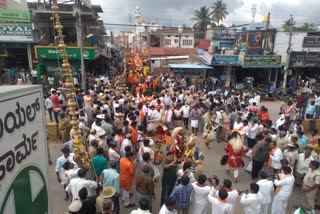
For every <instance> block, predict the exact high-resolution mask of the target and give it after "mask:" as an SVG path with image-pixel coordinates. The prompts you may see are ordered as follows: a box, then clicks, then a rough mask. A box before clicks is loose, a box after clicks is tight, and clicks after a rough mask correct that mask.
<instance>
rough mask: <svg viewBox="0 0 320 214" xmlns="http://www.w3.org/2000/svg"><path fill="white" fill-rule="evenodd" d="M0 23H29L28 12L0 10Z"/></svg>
mask: <svg viewBox="0 0 320 214" xmlns="http://www.w3.org/2000/svg"><path fill="white" fill-rule="evenodd" d="M0 22H31V19H30V13H29V11H28V10H14V9H0Z"/></svg>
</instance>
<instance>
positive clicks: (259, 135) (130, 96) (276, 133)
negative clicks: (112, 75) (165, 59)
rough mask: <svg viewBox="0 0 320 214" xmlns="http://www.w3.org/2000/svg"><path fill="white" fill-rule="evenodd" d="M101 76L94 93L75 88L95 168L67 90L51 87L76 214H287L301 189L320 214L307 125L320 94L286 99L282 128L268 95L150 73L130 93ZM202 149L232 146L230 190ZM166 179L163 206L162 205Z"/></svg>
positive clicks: (318, 146)
mask: <svg viewBox="0 0 320 214" xmlns="http://www.w3.org/2000/svg"><path fill="white" fill-rule="evenodd" d="M117 78H118V79H121V78H123V77H122V76H119V77H117ZM97 79H98V80H97V81H95V82H92V84H91V85H90V87H89V90H88V91H83V90H81V89H80V88H79V87H77V85H76V86H75V89H76V90H75V93H76V102H77V105H78V109H79V111H80V115H79V122H80V123H79V128H80V129H81V131H82V133H83V135H84V136H85V139H86V141H85V144H86V148H87V153H88V155H89V158H90V163H91V167H90V168H89V169H84V168H82V166H81V163H79V162H77V161H76V159H75V158H74V153H73V142H72V140H70V137H69V135H68V133H69V130H70V126H69V123H68V109H67V107H66V103H67V102H66V99H65V97H64V95H63V91H62V92H61V93H60V92H59V91H57V90H55V89H51V90H50V93H51V94H50V95H49V96H48V97H47V98H46V99H45V106H46V108H47V110H48V113H49V119H50V120H51V121H53V120H54V121H55V122H56V123H58V124H59V137H60V138H61V140H62V141H63V143H64V146H63V148H62V149H61V152H62V155H61V156H60V157H59V158H58V159H57V161H56V174H57V180H58V182H59V183H61V184H62V185H63V188H64V191H65V200H71V204H70V206H69V207H68V209H69V212H70V213H79V214H84V213H85V214H91V213H92V214H96V213H117V214H118V213H120V210H121V212H122V213H129V211H126V210H129V209H127V208H133V207H136V206H137V205H136V204H135V203H134V201H136V202H138V204H139V205H138V206H139V208H137V209H135V210H133V211H131V213H132V214H140V213H159V214H174V213H183V214H186V213H196V214H205V213H208V212H209V206H211V210H212V213H215V214H217V213H219V214H220V213H239V211H236V210H235V209H234V208H235V205H236V203H237V200H238V198H240V205H241V206H242V208H243V211H244V213H248V214H249V213H272V214H282V213H286V211H287V210H289V208H287V203H288V200H289V198H290V196H292V191H293V188H301V193H302V194H303V195H304V201H303V203H302V204H301V206H300V207H299V208H297V210H296V211H295V212H294V213H314V208H317V207H316V204H315V202H316V199H317V197H316V194H317V191H318V190H319V187H320V169H319V157H320V140H319V135H318V132H317V130H316V129H314V130H312V131H311V132H310V133H308V130H304V127H303V125H302V121H303V120H304V119H305V118H308V119H309V118H319V111H318V110H320V108H319V107H320V103H319V102H320V101H319V97H317V96H315V97H314V98H313V97H312V96H311V94H309V95H308V94H307V93H301V94H300V95H299V96H297V97H296V98H290V99H289V100H287V101H283V104H282V106H281V109H280V110H279V118H278V119H277V121H272V120H271V119H270V118H271V116H270V113H269V111H268V108H267V106H263V105H261V101H260V95H259V94H257V93H255V92H253V91H249V90H244V91H234V90H230V89H228V88H224V87H220V86H216V87H214V86H213V85H210V84H209V83H207V81H208V80H204V81H205V82H204V83H205V84H202V83H201V81H198V80H191V79H188V80H186V79H185V78H178V77H169V76H167V75H164V74H162V75H159V76H156V75H155V76H152V75H149V76H145V77H144V78H142V80H141V81H140V83H139V84H137V85H135V86H134V88H131V90H129V89H128V88H116V89H115V85H116V82H115V80H116V79H115V80H109V79H105V78H103V79H102V78H101V79H100V78H97ZM309 134H310V136H309ZM159 136H162V137H163V139H162V141H161V142H160V141H159V138H158V137H159ZM201 142H204V143H205V145H206V149H208V153H210V151H213V149H212V147H213V145H214V144H219V143H222V142H227V144H226V146H225V151H224V152H226V156H224V157H222V159H221V165H222V166H221V167H225V169H226V173H227V174H229V173H230V172H231V171H232V172H233V175H232V179H224V180H222V181H221V183H220V181H219V178H218V176H216V175H212V176H209V175H205V174H204V173H203V167H210V164H207V165H204V162H205V157H204V155H203V151H201V149H200V147H199V144H200V143H201ZM165 150H167V151H165ZM221 152H222V151H221ZM244 158H248V159H249V164H248V165H247V166H246V171H247V172H249V173H251V179H252V182H251V184H250V186H249V187H248V190H244V191H238V190H235V189H233V188H232V184H233V183H237V182H241V181H240V179H239V177H240V176H239V174H240V173H245V172H242V170H241V169H242V167H243V166H244V161H243V160H244ZM157 182H161V198H160V199H158V198H155V195H156V194H155V186H156V184H157ZM295 186H297V187H295ZM298 186H300V187H298ZM318 192H319V191H318ZM273 195H274V197H273ZM154 203H160V205H161V208H160V210H155V209H154V206H153V205H154ZM123 210H124V211H123ZM300 210H302V212H300Z"/></svg>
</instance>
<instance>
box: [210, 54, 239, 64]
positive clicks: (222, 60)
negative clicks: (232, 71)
mask: <svg viewBox="0 0 320 214" xmlns="http://www.w3.org/2000/svg"><path fill="white" fill-rule="evenodd" d="M238 59H239V57H238V56H232V55H214V56H213V57H212V65H238Z"/></svg>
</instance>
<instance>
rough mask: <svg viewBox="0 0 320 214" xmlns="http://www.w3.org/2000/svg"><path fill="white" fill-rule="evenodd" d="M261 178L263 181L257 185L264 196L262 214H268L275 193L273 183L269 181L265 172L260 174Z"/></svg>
mask: <svg viewBox="0 0 320 214" xmlns="http://www.w3.org/2000/svg"><path fill="white" fill-rule="evenodd" d="M260 178H261V180H259V181H258V182H257V184H258V185H259V193H260V194H261V195H262V202H261V214H268V209H269V204H270V203H271V196H272V192H273V191H274V187H273V182H272V181H269V180H267V178H268V174H267V173H266V172H265V171H261V172H260Z"/></svg>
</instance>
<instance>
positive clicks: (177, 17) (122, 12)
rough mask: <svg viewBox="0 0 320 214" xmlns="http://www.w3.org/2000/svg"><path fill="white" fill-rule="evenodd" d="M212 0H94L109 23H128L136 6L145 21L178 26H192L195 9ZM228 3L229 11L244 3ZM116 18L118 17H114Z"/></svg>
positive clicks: (209, 4)
mask: <svg viewBox="0 0 320 214" xmlns="http://www.w3.org/2000/svg"><path fill="white" fill-rule="evenodd" d="M213 2H215V1H212V0H198V1H195V0H157V1H156V0H141V1H140V3H139V4H138V5H137V4H136V1H129V0H116V1H110V0H108V1H102V0H94V1H93V3H98V4H100V5H101V7H102V9H103V10H104V14H102V15H101V17H102V18H103V20H104V21H105V22H108V23H128V20H129V18H128V16H129V13H131V14H134V11H135V6H139V7H140V8H141V12H142V14H143V16H144V17H145V21H149V22H158V23H159V24H161V25H166V26H167V25H170V24H171V25H172V26H178V25H182V24H186V25H187V26H192V24H193V22H192V20H191V18H192V17H193V11H194V10H196V9H199V8H200V7H201V6H204V5H205V6H207V7H211V6H212V4H213ZM224 2H225V3H226V4H227V8H228V12H229V13H233V12H234V11H235V10H236V9H237V8H239V7H240V6H241V5H242V4H243V3H242V0H224ZM113 18H116V19H113Z"/></svg>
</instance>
